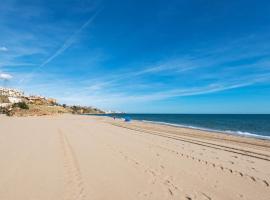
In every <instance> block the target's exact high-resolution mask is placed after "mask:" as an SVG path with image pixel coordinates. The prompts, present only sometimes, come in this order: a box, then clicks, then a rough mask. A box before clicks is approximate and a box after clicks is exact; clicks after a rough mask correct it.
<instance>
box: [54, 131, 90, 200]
mask: <svg viewBox="0 0 270 200" xmlns="http://www.w3.org/2000/svg"><path fill="white" fill-rule="evenodd" d="M58 134H59V143H60V146H61V151H62V160H63V163H64V184H65V185H64V187H65V192H64V197H63V199H64V200H84V199H85V192H84V184H83V180H82V175H81V171H80V167H79V164H78V161H77V158H76V155H75V153H74V151H73V148H72V146H71V145H70V143H69V140H68V138H67V136H66V135H65V133H64V132H62V131H61V130H60V129H58Z"/></svg>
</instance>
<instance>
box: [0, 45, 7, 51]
mask: <svg viewBox="0 0 270 200" xmlns="http://www.w3.org/2000/svg"><path fill="white" fill-rule="evenodd" d="M0 51H8V48H7V47H5V46H0Z"/></svg>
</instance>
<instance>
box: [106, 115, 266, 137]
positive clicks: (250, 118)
mask: <svg viewBox="0 0 270 200" xmlns="http://www.w3.org/2000/svg"><path fill="white" fill-rule="evenodd" d="M104 116H109V117H116V118H121V119H125V118H129V119H131V121H132V120H139V121H144V122H150V123H156V124H165V125H170V126H176V127H186V128H192V129H199V130H207V131H212V132H221V133H226V134H235V135H241V136H245V137H256V138H261V139H267V140H270V114H106V115H104Z"/></svg>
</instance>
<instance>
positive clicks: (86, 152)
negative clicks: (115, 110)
mask: <svg viewBox="0 0 270 200" xmlns="http://www.w3.org/2000/svg"><path fill="white" fill-rule="evenodd" d="M0 158H1V160H0V199H3V200H4V199H5V200H22V199H27V200H45V199H46V200H49V199H50V200H54V199H55V200H61V199H62V200H88V199H89V200H92V199H117V200H120V199H123V200H127V199H134V200H135V199H136V200H137V199H153V200H159V199H160V200H164V199H177V200H179V199H186V200H191V199H206V200H207V199H208V200H209V199H212V200H214V199H218V200H220V199H221V200H222V199H226V200H228V199H250V200H254V199H265V200H266V199H269V197H270V186H269V184H270V142H269V141H263V140H256V139H249V138H240V137H235V136H228V135H223V134H215V133H207V132H203V131H197V130H191V129H184V128H174V127H168V126H162V125H153V124H147V123H140V122H131V123H123V122H121V121H119V120H112V119H108V118H105V117H90V116H75V115H62V116H55V117H27V118H8V117H4V116H1V117H0Z"/></svg>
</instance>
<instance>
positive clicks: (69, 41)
mask: <svg viewBox="0 0 270 200" xmlns="http://www.w3.org/2000/svg"><path fill="white" fill-rule="evenodd" d="M100 11H101V10H98V11H97V12H96V13H95V14H94V15H93V16H91V17H90V18H89V19H88V20H87V21H86V22H85V23H84V24H83V25H82V26H81V27H80V28H79V29H78V30H76V31H75V32H74V33H73V34H72V35H71V36H70V37H69V38H68V39H67V40H66V41H65V42H64V43H63V44H62V46H61V47H60V48H59V49H57V50H56V51H55V52H54V53H53V55H51V56H50V57H49V58H47V59H46V60H45V61H44V62H43V63H41V64H40V65H39V66H38V67H37V68H35V69H33V70H32V71H31V72H30V73H29V75H28V76H27V77H24V78H23V79H21V80H20V81H19V83H23V82H24V81H26V80H27V79H30V78H32V76H33V74H34V73H35V72H36V71H38V70H40V69H41V68H43V67H44V66H46V65H47V64H48V63H50V62H51V61H52V60H54V59H55V58H56V57H57V56H59V55H61V54H62V53H63V52H64V51H65V50H66V49H68V48H69V47H70V46H71V45H72V44H73V43H74V41H75V40H76V38H77V36H78V35H79V34H80V33H81V32H82V31H83V29H85V28H86V27H87V26H88V25H90V24H91V23H92V22H93V21H94V19H95V18H96V17H97V15H98V14H99V13H100Z"/></svg>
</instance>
